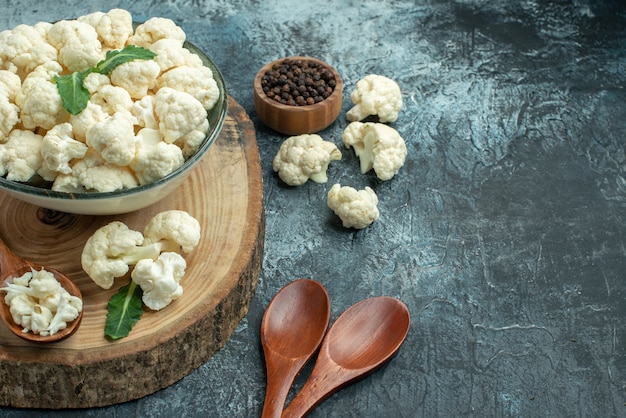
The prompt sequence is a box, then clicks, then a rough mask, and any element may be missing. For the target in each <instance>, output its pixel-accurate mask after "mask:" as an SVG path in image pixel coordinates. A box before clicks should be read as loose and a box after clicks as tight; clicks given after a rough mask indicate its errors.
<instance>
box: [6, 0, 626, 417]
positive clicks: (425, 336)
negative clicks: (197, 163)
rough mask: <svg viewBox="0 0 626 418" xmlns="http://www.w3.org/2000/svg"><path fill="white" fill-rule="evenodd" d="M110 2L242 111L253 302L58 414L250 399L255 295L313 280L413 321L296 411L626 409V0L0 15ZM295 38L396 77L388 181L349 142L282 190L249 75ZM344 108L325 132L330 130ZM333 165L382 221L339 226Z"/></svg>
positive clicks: (257, 353)
mask: <svg viewBox="0 0 626 418" xmlns="http://www.w3.org/2000/svg"><path fill="white" fill-rule="evenodd" d="M111 7H123V8H127V9H128V10H130V11H131V12H132V13H133V15H134V16H135V18H136V19H137V20H144V19H146V18H148V17H150V16H165V17H169V18H172V19H173V20H175V21H176V22H177V23H179V24H180V25H181V26H182V27H183V28H184V29H185V31H186V32H187V34H188V39H189V40H190V41H192V42H193V43H195V44H197V45H198V46H200V47H201V48H203V49H204V50H205V51H206V52H207V53H209V55H211V56H212V58H213V59H214V60H215V61H216V62H217V64H218V66H219V67H220V68H221V69H222V70H223V73H224V76H225V78H226V80H227V83H228V85H229V88H230V94H231V95H232V96H233V97H234V98H235V99H236V100H237V101H238V102H239V103H241V104H242V105H243V106H244V107H245V108H246V110H247V111H248V113H249V114H250V116H251V118H252V119H253V121H254V122H255V125H256V128H257V136H258V141H259V147H260V152H261V156H262V158H263V172H264V182H265V186H264V187H265V199H266V211H267V237H266V246H265V258H264V266H263V268H264V269H263V274H262V276H261V280H260V284H259V288H258V292H257V295H256V297H255V299H254V301H253V303H252V305H251V308H250V313H249V315H248V316H247V317H246V318H245V319H244V320H243V321H242V323H241V324H240V326H239V328H238V329H237V331H236V333H235V334H234V335H233V337H232V338H231V340H230V341H229V342H228V343H227V345H226V346H225V347H224V348H223V349H222V350H221V351H220V352H219V353H218V354H217V355H216V356H215V357H214V358H213V359H211V360H210V361H209V362H207V363H206V364H204V365H203V366H202V367H200V368H199V369H198V370H197V371H195V372H193V373H192V374H190V375H189V376H188V377H186V378H184V379H183V380H182V381H180V382H178V383H176V384H175V385H173V386H171V387H169V388H166V389H164V390H162V391H160V392H158V393H155V394H154V395H151V396H148V397H145V398H143V399H140V400H137V401H132V402H129V403H126V404H122V405H115V406H111V407H107V408H97V409H91V410H84V411H63V412H58V411H56V412H53V413H54V414H55V415H56V414H58V415H60V416H66V417H74V416H76V417H78V416H81V417H82V416H87V417H114V416H141V417H169V416H210V417H254V416H259V415H260V411H261V408H262V402H263V397H264V391H265V380H264V379H265V373H264V365H263V357H262V354H261V349H260V343H259V339H258V328H259V325H260V321H261V317H262V314H263V310H264V309H265V306H266V305H267V303H268V301H269V300H270V298H271V297H272V296H273V295H274V294H275V293H276V291H278V289H279V288H280V287H282V286H283V285H284V284H286V283H287V282H289V281H290V280H292V279H294V278H297V277H311V278H313V279H316V280H318V281H320V282H322V283H323V284H325V285H326V287H327V289H328V290H329V294H330V297H331V301H332V316H333V318H336V317H337V316H338V315H339V314H340V313H341V312H342V311H343V310H344V309H346V308H347V307H348V306H350V305H351V304H353V303H355V302H357V301H359V300H361V299H363V298H366V297H370V296H376V295H383V294H384V295H391V296H395V297H399V298H401V299H402V300H403V301H404V302H405V303H406V304H407V305H408V306H409V309H410V311H411V315H412V321H413V322H412V327H411V331H410V334H409V336H408V340H407V341H406V343H405V345H404V346H403V348H402V349H401V350H400V352H399V354H398V356H397V357H396V358H395V359H394V360H393V361H392V362H391V363H390V364H389V365H387V366H386V367H384V368H383V369H381V370H380V371H378V372H377V373H375V374H373V375H372V376H370V377H368V378H366V379H365V380H364V381H362V382H360V383H358V384H356V385H353V386H350V387H349V388H346V389H344V390H343V391H341V392H339V393H338V394H336V395H334V396H333V397H332V398H330V399H329V400H327V401H326V402H325V403H323V404H322V405H321V406H320V407H319V408H318V409H317V410H316V411H314V413H313V414H312V416H314V417H327V416H328V417H414V416H446V417H451V416H477V417H478V416H480V417H482V416H498V417H509V416H526V417H531V416H532V417H539V416H546V417H547V416H550V417H553V416H559V417H560V416H562V417H591V416H594V417H600V416H602V417H609V416H626V300H625V298H626V277H625V276H626V273H625V272H626V236H625V235H626V220H625V213H626V212H625V208H626V156H625V142H626V123H625V122H626V103H625V102H626V92H625V91H624V85H625V81H626V28H625V25H626V7H624V6H623V2H621V1H619V0H615V1H608V0H605V1H602V0H598V1H594V0H561V1H530V0H529V1H520V2H509V1H506V0H494V1H485V0H475V1H469V0H466V1H447V0H445V1H444V0H430V1H417V0H415V1H392V0H383V1H380V0H376V1H374V0H365V1H336V2H331V1H301V2H299V3H296V2H292V1H291V0H274V1H254V0H248V1H243V0H235V1H226V0H220V1H201V0H190V1H186V0H171V1H166V2H165V1H164V2H160V1H146V0H139V1H133V2H130V1H110V0H106V1H105V0H100V1H91V2H82V1H77V0H76V1H65V2H58V1H47V2H42V1H38V0H37V1H35V0H20V1H7V0H2V1H0V9H1V10H2V13H1V14H0V30H1V29H7V28H11V27H13V26H15V25H16V24H18V23H29V24H34V23H36V22H37V21H40V20H49V21H50V20H57V19H62V18H67V17H73V16H76V15H80V14H84V13H88V12H91V11H95V10H108V9H109V8H111ZM299 54H303V55H311V56H315V57H317V58H321V59H324V60H326V61H328V62H329V63H331V64H332V65H333V66H335V67H336V68H337V69H338V70H339V72H340V73H341V75H342V77H343V78H344V82H345V89H346V92H347V93H349V92H350V91H352V89H353V87H354V84H355V83H356V81H358V79H359V78H361V77H362V76H364V75H366V74H368V73H378V74H384V75H387V76H390V77H392V78H394V79H395V80H397V81H398V83H399V84H400V86H401V88H402V91H403V97H404V103H405V107H404V109H403V112H402V114H401V116H400V118H399V120H398V122H397V123H395V124H394V127H395V128H396V129H397V130H398V131H399V132H400V133H401V134H402V135H403V136H404V137H405V138H406V140H407V142H408V149H409V156H408V161H407V163H406V165H405V167H404V168H403V169H402V171H401V172H400V174H399V175H398V176H397V177H396V178H394V179H393V180H392V181H389V182H384V183H382V182H379V181H377V180H376V179H375V178H374V177H373V176H372V175H365V176H363V175H361V174H359V172H358V161H357V160H356V158H355V157H354V155H353V154H352V152H351V151H347V150H343V155H344V157H343V160H342V161H341V162H335V163H333V164H332V165H331V167H330V171H329V176H330V182H329V183H328V184H326V185H319V184H306V185H304V186H301V187H299V188H287V187H285V186H284V185H282V184H281V183H280V181H279V180H278V179H277V177H276V176H275V175H274V174H273V173H272V169H271V160H272V158H273V156H274V154H275V153H276V151H277V149H278V147H279V145H280V142H281V140H282V137H281V136H280V135H277V134H276V133H274V132H272V131H270V130H268V129H266V128H264V127H263V126H261V125H260V124H259V123H258V119H257V118H256V114H255V112H254V108H253V105H252V88H251V85H252V80H253V78H254V75H255V73H256V71H257V69H258V68H260V67H261V66H262V65H263V64H265V63H266V62H268V61H270V60H273V59H276V58H279V57H282V56H287V55H299ZM349 107H350V102H349V100H345V101H344V109H343V110H344V112H345V111H346V110H347V109H348V108H349ZM342 116H343V113H342ZM342 116H340V118H339V120H338V121H337V122H336V123H335V124H334V125H332V126H331V127H330V128H329V129H327V130H326V131H324V132H322V135H323V136H324V137H325V138H326V139H328V140H331V141H334V142H336V143H337V144H340V143H341V132H342V130H343V128H344V127H345V125H346V122H345V120H344V118H343V117H342ZM335 182H340V183H342V184H345V185H352V186H355V187H363V186H365V185H370V186H372V187H373V188H374V189H375V190H376V191H377V193H378V195H379V198H380V211H381V218H380V220H379V221H377V222H376V223H375V224H374V225H373V226H372V227H370V228H368V229H366V230H363V231H360V232H354V231H349V230H344V229H343V228H341V227H340V225H339V223H338V221H337V219H336V218H335V217H334V215H333V214H332V213H331V212H330V211H329V209H328V208H327V207H326V204H325V193H326V191H327V190H328V188H329V187H330V186H331V185H332V184H333V183H335ZM171 361H176V353H172V358H171ZM302 382H303V378H302V377H300V378H299V379H298V381H297V386H300V385H301V384H302ZM51 414H52V413H51V412H47V411H29V410H15V409H11V408H0V415H2V416H8V417H26V416H29V417H30V416H49V415H51Z"/></svg>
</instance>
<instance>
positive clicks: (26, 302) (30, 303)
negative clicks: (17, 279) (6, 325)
mask: <svg viewBox="0 0 626 418" xmlns="http://www.w3.org/2000/svg"><path fill="white" fill-rule="evenodd" d="M8 298H9V295H8V294H7V296H6V299H5V302H6V303H7V304H8V305H9V306H10V308H9V312H11V317H13V321H14V322H15V323H16V324H18V325H20V326H21V327H22V328H23V331H24V332H28V331H29V330H30V325H31V319H32V315H33V309H34V308H35V301H34V300H33V299H31V298H30V297H29V296H28V295H27V294H26V293H18V294H16V295H15V296H14V297H12V298H11V299H10V300H8Z"/></svg>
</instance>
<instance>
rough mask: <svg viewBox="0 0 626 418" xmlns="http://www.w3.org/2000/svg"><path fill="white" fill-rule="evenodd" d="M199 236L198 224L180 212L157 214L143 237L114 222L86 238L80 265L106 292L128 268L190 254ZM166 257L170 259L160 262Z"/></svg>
mask: <svg viewBox="0 0 626 418" xmlns="http://www.w3.org/2000/svg"><path fill="white" fill-rule="evenodd" d="M200 232H201V228H200V223H199V222H198V221H197V220H196V219H195V218H194V217H192V216H191V215H189V214H188V213H187V212H185V211H180V210H169V211H165V212H161V213H158V214H157V215H155V216H154V217H153V218H152V219H151V220H150V221H149V222H148V224H147V225H146V228H145V230H144V233H143V234H142V233H141V232H139V231H135V230H132V229H130V228H128V226H127V225H126V224H124V223H123V222H120V221H113V222H111V223H109V224H107V225H104V226H102V227H100V228H99V229H98V230H96V232H94V234H93V235H92V236H91V237H89V239H88V240H87V242H86V243H85V247H84V248H83V252H82V255H81V264H82V267H83V270H85V272H86V273H87V274H88V275H89V277H91V279H92V280H93V281H94V282H95V283H96V284H97V285H98V286H100V287H102V288H104V289H109V288H111V286H112V285H113V282H114V280H115V278H116V277H121V276H123V275H125V274H126V273H127V272H128V270H129V269H130V267H129V266H131V265H137V266H136V267H135V269H136V268H137V267H138V266H139V263H140V260H150V261H152V260H157V258H158V257H159V255H161V254H162V253H163V254H164V253H176V254H177V255H178V254H179V253H180V251H181V249H182V250H183V251H185V252H190V251H192V250H193V249H194V248H195V247H196V245H198V243H199V242H200ZM167 257H170V256H166V257H165V258H164V259H163V260H165V259H167ZM181 258H182V257H181ZM144 264H146V263H144ZM158 264H159V263H157V265H158ZM149 265H151V264H149ZM183 272H184V268H183ZM131 277H133V276H131ZM181 277H182V275H181ZM133 279H134V277H133ZM137 284H139V285H141V284H140V283H139V282H137ZM144 291H145V289H144Z"/></svg>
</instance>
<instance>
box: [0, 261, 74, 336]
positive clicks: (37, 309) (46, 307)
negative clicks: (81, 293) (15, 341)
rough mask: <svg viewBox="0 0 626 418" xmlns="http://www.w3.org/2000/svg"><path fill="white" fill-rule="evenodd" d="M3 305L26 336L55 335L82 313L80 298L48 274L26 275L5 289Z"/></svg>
mask: <svg viewBox="0 0 626 418" xmlns="http://www.w3.org/2000/svg"><path fill="white" fill-rule="evenodd" d="M1 289H2V290H4V291H6V296H5V297H4V301H5V302H6V304H7V305H9V307H10V312H11V317H12V318H13V321H15V323H16V324H18V325H20V326H21V327H22V331H23V332H29V331H32V332H33V333H34V334H39V335H41V336H48V335H54V334H56V333H57V332H59V331H60V330H62V329H65V328H66V327H67V324H68V323H69V322H72V321H73V320H75V319H76V318H78V316H79V315H80V312H81V311H82V310H83V301H82V299H81V298H79V297H76V296H73V295H71V294H70V293H69V292H68V291H67V290H65V288H63V286H61V283H59V282H58V280H57V279H56V278H55V277H54V274H52V273H51V272H49V271H46V270H44V269H41V270H34V269H31V271H29V272H27V273H24V274H23V275H22V276H20V277H16V278H14V279H13V282H12V283H10V284H8V285H7V286H6V287H2V288H1Z"/></svg>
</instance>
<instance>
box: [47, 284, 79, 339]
mask: <svg viewBox="0 0 626 418" xmlns="http://www.w3.org/2000/svg"><path fill="white" fill-rule="evenodd" d="M82 310H83V301H82V300H81V299H80V298H79V297H76V296H73V295H70V294H69V293H68V292H63V293H61V297H60V300H59V305H58V307H57V311H56V313H55V314H54V316H53V317H52V319H51V320H50V325H48V328H47V329H46V330H45V331H42V332H41V335H54V334H56V333H57V332H59V331H61V330H62V329H65V328H66V327H67V324H68V323H70V322H72V321H73V320H75V319H76V318H78V315H79V314H80V312H81V311H82Z"/></svg>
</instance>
